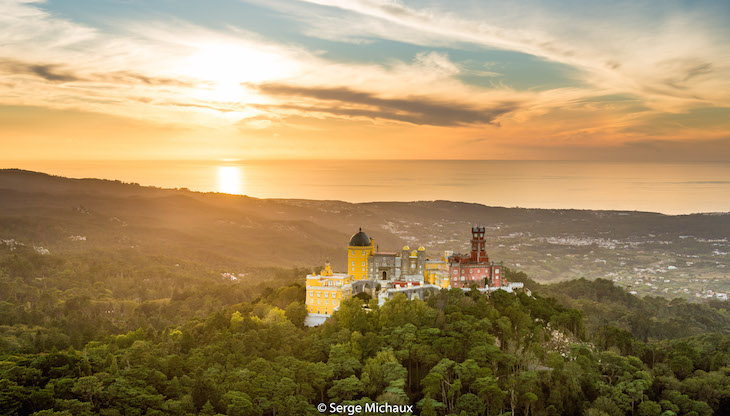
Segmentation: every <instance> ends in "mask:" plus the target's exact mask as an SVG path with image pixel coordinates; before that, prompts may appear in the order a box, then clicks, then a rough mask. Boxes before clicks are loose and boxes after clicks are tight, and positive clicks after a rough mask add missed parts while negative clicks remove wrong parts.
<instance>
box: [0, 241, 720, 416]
mask: <svg viewBox="0 0 730 416" xmlns="http://www.w3.org/2000/svg"><path fill="white" fill-rule="evenodd" d="M308 272H311V270H308V269H297V268H294V269H277V268H259V269H251V270H250V271H249V273H248V274H247V276H246V277H245V279H243V281H239V282H231V281H226V280H224V279H221V274H220V271H218V270H211V268H210V267H209V266H206V265H205V264H203V263H196V262H195V261H193V260H182V259H180V258H177V257H174V256H170V257H165V256H161V255H144V254H140V253H139V252H137V251H133V250H126V251H125V250H101V249H100V250H97V251H94V250H88V251H79V252H75V253H66V254H64V255H55V254H45V255H42V254H39V253H37V252H36V251H35V250H33V249H32V248H29V247H26V246H14V247H11V246H8V245H0V411H1V412H2V414H8V415H16V414H19V415H30V414H32V415H39V416H40V415H97V414H99V415H195V414H201V415H216V414H222V415H232V416H233V415H236V416H244V415H257V416H264V415H267V416H268V415H270V416H277V415H282V416H284V415H318V414H320V413H319V412H318V410H317V405H318V404H320V403H330V402H333V403H337V404H364V403H368V402H379V403H382V402H388V403H390V404H413V405H414V414H420V415H525V416H529V415H534V416H539V415H589V416H605V415H608V416H620V415H641V416H659V415H662V416H669V415H693V416H694V415H697V416H699V415H702V416H705V415H712V414H716V415H726V414H730V366H729V365H730V335H728V329H730V313H728V309H727V305H726V304H725V303H719V302H715V303H702V304H699V303H688V302H686V301H684V300H678V299H675V300H666V299H663V298H650V297H647V298H638V297H635V296H632V295H630V294H628V293H626V292H625V291H624V290H623V289H621V288H618V287H616V286H614V285H613V283H612V282H610V281H606V280H601V279H598V280H594V281H589V280H585V279H579V280H574V281H568V282H563V283H559V284H553V285H540V284H538V283H536V282H534V281H532V280H531V279H529V277H528V276H526V275H525V274H524V273H520V272H517V271H511V270H508V273H507V278H508V279H510V280H512V281H523V282H525V284H526V286H527V287H528V288H530V289H531V290H532V293H533V296H528V295H526V294H524V293H520V294H510V293H506V292H503V291H497V292H494V293H493V294H491V295H484V294H482V293H480V292H477V291H471V292H463V291H461V290H442V291H441V292H439V293H436V294H434V295H432V296H430V297H427V298H426V299H425V300H414V301H409V300H406V299H405V298H402V297H396V298H394V299H393V300H391V301H389V302H387V303H385V304H384V305H383V306H382V307H378V306H377V303H376V302H374V301H372V300H370V301H368V300H367V299H362V298H359V297H356V298H353V299H350V300H348V301H346V302H343V304H342V306H341V308H340V310H339V311H338V312H336V314H335V315H334V316H333V317H332V318H330V319H329V320H328V321H327V322H326V323H325V324H324V325H321V326H319V327H316V328H307V327H304V325H303V324H304V317H305V315H306V309H305V307H304V295H305V293H304V288H303V282H304V279H303V277H304V275H305V274H306V273H308Z"/></svg>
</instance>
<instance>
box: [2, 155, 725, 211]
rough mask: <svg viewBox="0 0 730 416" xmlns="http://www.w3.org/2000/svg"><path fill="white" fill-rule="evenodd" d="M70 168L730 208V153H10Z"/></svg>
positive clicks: (547, 202) (428, 194) (372, 197)
mask: <svg viewBox="0 0 730 416" xmlns="http://www.w3.org/2000/svg"><path fill="white" fill-rule="evenodd" d="M1 163H2V164H1V165H0V166H2V168H8V169H11V168H17V169H24V170H32V171H37V172H43V173H47V174H51V175H57V176H64V177H69V178H96V179H108V180H120V181H122V182H131V183H139V184H140V185H144V186H155V187H160V188H187V189H189V190H191V191H197V192H221V193H228V194H237V195H247V196H251V197H256V198H282V199H311V200H340V201H346V202H353V203H360V202H385V201H392V202H410V201H431V200H449V201H456V202H467V203H479V204H484V205H489V206H503V207H519V208H535V209H588V210H615V211H645V212H658V213H662V214H668V215H682V214H692V213H718V212H728V211H730V163H723V162H712V163H708V162H702V163H700V162H682V163H679V162H666V163H658V162H648V163H647V162H627V161H623V162H596V161H572V160H570V161H557V160H548V161H545V160H539V161H538V160H398V159H390V160H368V159H348V160H327V159H321V160H305V159H267V160H262V159H259V160H236V159H228V160H205V161H201V160H116V161H101V160H99V161H91V160H84V161H79V160H66V161H48V160H46V161H40V160H37V161H5V162H1Z"/></svg>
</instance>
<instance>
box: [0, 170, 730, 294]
mask: <svg viewBox="0 0 730 416" xmlns="http://www.w3.org/2000/svg"><path fill="white" fill-rule="evenodd" d="M0 201H1V202H0V239H3V240H6V239H16V240H18V241H22V242H26V243H32V244H34V245H37V246H42V247H45V248H47V249H49V250H51V251H52V252H59V251H60V252H63V251H66V250H69V251H73V250H79V249H83V248H84V247H88V246H96V247H134V248H135V249H138V250H143V251H147V252H150V253H156V252H159V253H175V254H178V255H180V254H183V255H185V256H189V257H190V258H192V259H197V260H201V259H202V260H205V261H207V262H215V263H220V264H223V265H231V266H236V267H245V266H274V265H276V266H283V267H289V266H292V265H298V266H316V265H319V264H321V263H322V262H323V261H324V260H325V259H329V260H331V261H332V262H333V264H334V266H335V268H337V269H343V268H344V267H345V260H346V258H345V249H344V247H345V245H346V244H347V241H348V239H349V237H350V236H351V235H352V234H353V233H354V232H356V231H357V229H358V227H362V228H363V230H365V231H366V232H367V233H368V235H370V236H371V237H374V238H375V239H376V242H377V244H378V245H379V247H380V249H382V250H397V249H400V248H401V247H402V246H403V245H406V244H407V245H410V246H411V247H413V248H416V247H418V246H420V245H423V246H425V247H426V249H427V250H428V251H429V253H430V254H436V253H437V252H438V251H441V250H445V249H451V250H456V251H466V250H467V249H468V241H469V233H470V226H471V225H472V224H474V223H480V224H484V225H486V226H487V234H488V235H487V237H488V244H489V247H488V252H489V254H490V256H491V257H492V259H494V260H503V261H504V262H505V264H507V265H509V266H510V267H513V268H515V269H520V270H524V271H526V272H528V274H530V276H531V277H533V278H534V279H536V280H543V281H544V280H550V279H567V278H573V277H581V276H585V277H589V278H594V277H610V276H611V273H616V274H617V276H620V275H621V273H634V274H640V273H644V272H636V269H647V268H648V269H651V268H656V269H662V268H663V269H664V271H665V272H666V273H669V274H670V275H672V276H674V275H675V274H676V276H677V277H679V274H678V273H680V272H683V271H684V270H683V269H684V268H685V265H686V263H687V261H689V262H691V263H693V266H695V265H696V266H695V267H694V268H693V270H691V271H690V274H686V276H685V277H690V276H691V273H694V272H696V273H698V274H700V275H704V276H705V277H708V276H709V277H712V278H716V277H722V276H723V273H728V272H727V268H725V267H726V266H730V260H729V257H728V256H727V255H722V254H720V255H712V254H711V253H713V251H712V250H716V251H717V252H719V253H724V252H727V251H730V250H729V249H727V247H728V243H727V236H729V235H730V214H695V215H678V216H671V215H663V214H657V213H647V212H619V211H588V210H554V209H550V210H547V209H522V208H501V207H489V206H484V205H480V204H471V203H463V202H449V201H418V202H376V203H347V202H342V201H314V200H300V199H256V198H251V197H246V196H236V195H226V194H219V193H200V192H191V191H188V190H186V189H160V188H155V187H143V186H139V185H138V184H130V183H123V182H120V181H110V180H100V179H69V178H64V177H58V176H51V175H47V174H44V173H38V172H29V171H23V170H16V169H5V170H0ZM75 236H81V237H85V240H82V239H79V238H76V237H75ZM693 256H695V257H693ZM685 257H686V259H685ZM687 259H689V260H687ZM668 266H672V267H674V268H673V269H672V268H669V269H667V267H668ZM680 266H681V267H680ZM719 266H723V267H719ZM700 271H701V272H700ZM655 274H656V273H655Z"/></svg>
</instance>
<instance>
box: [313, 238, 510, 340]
mask: <svg viewBox="0 0 730 416" xmlns="http://www.w3.org/2000/svg"><path fill="white" fill-rule="evenodd" d="M484 230H485V229H484V227H482V226H476V227H472V230H471V232H472V239H471V253H470V254H454V253H453V252H452V251H445V252H443V254H441V255H440V256H438V257H437V258H434V259H431V258H430V257H428V256H427V255H426V249H425V248H424V247H423V246H421V247H419V248H418V249H416V250H411V249H410V248H409V247H408V246H405V247H403V248H402V249H401V250H400V251H390V252H388V251H378V250H377V245H376V244H375V240H374V239H373V238H371V237H369V236H368V235H367V234H365V232H364V231H363V230H362V228H361V229H360V230H359V231H358V232H357V233H355V234H354V235H353V236H352V238H350V242H349V243H348V245H347V273H334V272H332V268H331V267H330V264H329V262H327V263H326V264H325V268H324V270H323V271H322V273H321V274H319V275H317V274H310V275H307V287H306V289H307V292H306V305H307V310H308V311H309V316H308V317H307V320H306V324H307V325H310V326H315V325H319V324H321V323H323V322H324V321H325V320H326V319H327V318H328V317H330V316H331V315H332V314H333V313H334V312H335V311H336V310H337V309H339V306H340V303H341V302H342V301H343V300H345V299H347V298H350V297H352V296H354V295H356V294H358V293H363V292H364V293H367V294H368V295H369V296H371V297H373V298H377V299H378V303H379V304H381V305H382V304H383V303H384V302H386V301H387V300H388V299H390V298H392V297H393V296H395V295H396V294H398V293H403V294H404V295H405V296H406V297H407V298H408V299H416V298H419V299H422V298H423V297H424V296H425V295H426V293H427V292H435V291H438V290H440V289H450V288H461V289H463V290H470V289H471V288H472V287H474V286H476V288H477V290H479V291H482V292H488V291H494V290H506V291H509V292H512V291H513V289H523V288H524V285H523V284H522V283H519V282H518V283H508V282H507V281H506V279H505V278H504V272H503V270H502V263H495V262H492V261H490V260H489V256H488V255H487V252H486V241H485V238H484Z"/></svg>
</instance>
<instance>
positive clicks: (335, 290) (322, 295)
mask: <svg viewBox="0 0 730 416" xmlns="http://www.w3.org/2000/svg"><path fill="white" fill-rule="evenodd" d="M351 296H352V289H351V288H350V287H349V286H347V287H345V288H342V287H330V286H308V287H307V300H306V304H307V311H309V312H310V313H323V314H327V315H332V314H333V313H334V311H335V308H337V307H339V306H340V303H341V302H342V301H343V300H345V299H348V298H350V297H351Z"/></svg>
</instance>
